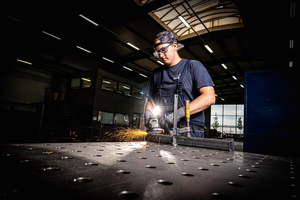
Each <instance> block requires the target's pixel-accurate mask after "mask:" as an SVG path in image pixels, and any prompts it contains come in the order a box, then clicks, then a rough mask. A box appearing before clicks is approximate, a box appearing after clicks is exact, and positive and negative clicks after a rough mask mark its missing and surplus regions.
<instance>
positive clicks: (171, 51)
mask: <svg viewBox="0 0 300 200" xmlns="http://www.w3.org/2000/svg"><path fill="white" fill-rule="evenodd" d="M183 47H184V45H183V44H180V43H178V41H177V39H176V36H175V34H174V33H173V32H172V31H163V32H160V33H158V34H157V35H156V38H155V39H154V42H153V48H154V52H153V54H154V55H155V56H156V57H158V58H159V59H160V60H161V61H162V62H163V63H164V64H166V65H167V66H173V65H175V64H177V62H179V60H180V57H179V55H178V53H177V50H179V49H181V48H183Z"/></svg>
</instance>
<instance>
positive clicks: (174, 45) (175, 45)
mask: <svg viewBox="0 0 300 200" xmlns="http://www.w3.org/2000/svg"><path fill="white" fill-rule="evenodd" d="M172 46H173V47H174V49H175V50H176V51H177V50H178V49H177V47H178V44H177V43H176V42H174V43H173V44H172Z"/></svg>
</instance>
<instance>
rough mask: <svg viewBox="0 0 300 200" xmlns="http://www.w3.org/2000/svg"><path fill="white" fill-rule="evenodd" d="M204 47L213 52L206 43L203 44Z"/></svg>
mask: <svg viewBox="0 0 300 200" xmlns="http://www.w3.org/2000/svg"><path fill="white" fill-rule="evenodd" d="M204 47H205V48H206V49H207V50H208V51H209V52H210V53H213V50H211V48H210V47H209V46H208V45H207V44H206V45H204Z"/></svg>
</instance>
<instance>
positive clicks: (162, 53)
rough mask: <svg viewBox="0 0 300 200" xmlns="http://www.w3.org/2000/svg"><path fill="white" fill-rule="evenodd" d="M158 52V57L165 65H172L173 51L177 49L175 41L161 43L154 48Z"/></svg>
mask: <svg viewBox="0 0 300 200" xmlns="http://www.w3.org/2000/svg"><path fill="white" fill-rule="evenodd" d="M155 50H156V51H157V52H158V58H159V60H160V61H162V62H163V63H164V64H165V65H167V66H172V63H173V60H174V57H175V52H176V50H177V43H172V44H161V45H159V46H157V47H156V48H155Z"/></svg>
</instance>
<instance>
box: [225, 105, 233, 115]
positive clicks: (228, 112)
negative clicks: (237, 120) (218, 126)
mask: <svg viewBox="0 0 300 200" xmlns="http://www.w3.org/2000/svg"><path fill="white" fill-rule="evenodd" d="M224 115H236V105H224Z"/></svg>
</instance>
